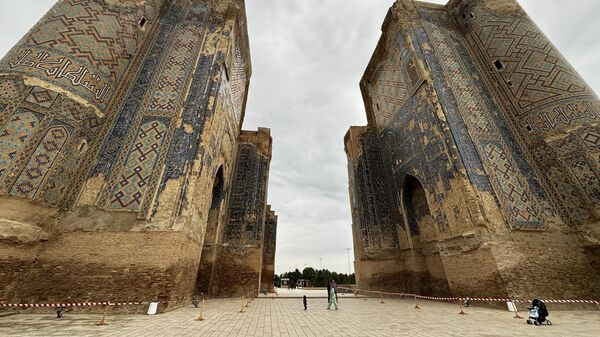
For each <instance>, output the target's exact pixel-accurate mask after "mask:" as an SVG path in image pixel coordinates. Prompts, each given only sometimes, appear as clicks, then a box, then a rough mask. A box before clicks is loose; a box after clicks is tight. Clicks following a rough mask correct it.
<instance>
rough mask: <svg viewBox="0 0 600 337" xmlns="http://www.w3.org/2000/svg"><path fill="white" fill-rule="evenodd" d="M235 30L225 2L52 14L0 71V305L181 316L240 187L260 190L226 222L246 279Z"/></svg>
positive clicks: (111, 4)
mask: <svg viewBox="0 0 600 337" xmlns="http://www.w3.org/2000/svg"><path fill="white" fill-rule="evenodd" d="M245 20H246V17H245V5H244V2H243V1H240V0H229V1H212V0H203V1H186V0H146V1H141V0H139V1H138V0H132V1H121V0H83V1H75V0H64V1H59V2H58V3H57V4H56V5H55V6H54V7H53V8H52V9H51V10H50V11H49V12H48V14H46V15H45V16H44V17H43V18H42V19H41V20H40V21H39V22H38V24H36V26H35V27H34V28H33V29H32V30H31V31H30V32H29V33H28V34H27V35H26V36H25V37H24V38H23V39H21V41H20V42H19V43H18V44H17V45H16V46H15V47H14V48H13V49H12V50H11V51H10V52H9V53H8V54H7V55H6V56H5V57H4V58H3V59H2V60H1V61H0V250H2V254H0V301H8V302H21V301H26V302H36V301H64V300H67V299H69V300H73V301H85V300H127V299H134V298H135V299H139V300H145V301H148V300H159V301H161V302H163V303H164V304H165V305H166V307H167V308H168V307H173V306H177V305H180V304H182V303H186V301H188V300H189V298H190V296H191V295H192V294H193V293H195V292H198V288H197V287H198V284H199V279H201V277H200V275H203V274H204V272H205V271H206V272H214V268H216V269H217V271H218V270H219V269H220V268H221V266H214V268H213V267H211V268H208V271H207V269H206V268H200V264H201V263H200V262H201V259H205V258H207V259H209V260H210V259H214V257H215V255H214V254H213V252H209V253H205V251H206V250H207V249H208V250H209V251H210V249H209V248H210V245H214V244H215V243H223V237H224V234H223V233H224V231H225V229H226V228H232V227H231V226H226V224H227V223H228V222H227V221H228V219H229V215H230V214H234V213H235V212H236V209H238V208H240V207H241V206H240V205H238V204H236V202H237V201H236V200H237V199H236V197H234V196H232V195H233V194H232V193H234V191H238V190H239V187H238V186H240V185H242V186H243V187H242V188H248V187H250V186H260V189H257V194H256V196H255V197H254V199H252V200H256V202H255V204H254V208H252V209H250V208H249V209H247V210H246V209H244V210H243V212H245V213H244V214H251V212H254V213H253V214H254V218H253V220H254V221H248V222H247V223H243V224H242V223H241V222H239V223H238V222H236V225H238V224H239V225H240V226H241V227H240V228H241V230H240V233H242V232H243V233H244V235H246V234H247V233H250V234H252V235H251V236H252V238H253V244H254V245H256V247H257V250H258V251H260V252H257V253H256V254H255V255H257V256H259V258H258V259H257V260H256V261H252V262H250V261H245V260H243V259H242V260H241V262H240V263H241V264H242V267H244V268H247V269H252V270H256V269H257V270H258V272H257V274H258V275H260V269H261V267H262V265H261V263H262V259H261V257H262V247H263V242H262V240H263V233H262V231H263V230H264V221H265V219H264V214H265V210H264V208H265V205H266V197H267V183H268V179H267V176H268V162H269V160H270V146H271V138H270V135H269V136H268V144H267V145H268V149H269V153H268V160H266V161H265V160H263V159H260V158H258V157H256V156H255V157H251V158H246V157H243V156H242V155H241V154H242V153H245V152H244V151H243V149H244V148H245V146H246V144H247V143H249V142H248V141H247V140H246V138H247V136H246V135H247V134H264V133H266V134H269V131H268V129H263V128H260V129H259V131H258V132H254V133H252V132H247V131H241V126H242V124H243V119H244V112H245V105H246V98H247V92H248V86H249V80H250V77H251V62H250V54H249V53H250V51H249V42H248V36H247V32H246V21H245ZM250 143H252V142H250ZM254 145H255V146H259V147H261V146H262V147H264V146H265V144H262V143H260V144H259V143H256V144H254ZM259 159H260V160H259ZM246 166H248V169H249V170H250V167H253V168H254V167H258V168H260V170H257V171H256V172H253V173H252V174H248V175H239V169H238V170H236V167H246ZM246 178H248V179H250V180H249V181H246V180H245V179H246ZM230 200H232V201H231V202H230ZM261 207H262V213H261ZM251 224H252V226H251ZM248 235H249V234H248ZM273 239H274V238H273ZM240 244H241V243H240ZM207 247H209V248H207ZM244 263H247V264H248V266H246V265H244ZM223 273H235V271H234V270H231V271H223ZM215 286H219V285H218V284H215ZM240 286H242V287H246V288H248V289H250V290H252V289H254V290H258V289H259V281H258V280H252V283H251V285H249V286H248V285H246V284H245V283H244V284H241V285H240Z"/></svg>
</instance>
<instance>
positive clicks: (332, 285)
mask: <svg viewBox="0 0 600 337" xmlns="http://www.w3.org/2000/svg"><path fill="white" fill-rule="evenodd" d="M331 287H332V288H333V291H335V300H336V301H337V299H338V297H337V283H335V280H331Z"/></svg>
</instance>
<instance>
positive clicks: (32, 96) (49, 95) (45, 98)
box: [25, 87, 59, 108]
mask: <svg viewBox="0 0 600 337" xmlns="http://www.w3.org/2000/svg"><path fill="white" fill-rule="evenodd" d="M58 95H59V94H58V93H57V92H54V91H50V90H48V89H44V88H40V87H33V89H31V91H30V92H29V95H27V97H25V102H29V103H33V104H37V105H39V106H41V107H43V108H50V107H51V106H52V104H53V103H54V101H55V100H56V98H57V97H58Z"/></svg>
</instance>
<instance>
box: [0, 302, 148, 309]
mask: <svg viewBox="0 0 600 337" xmlns="http://www.w3.org/2000/svg"><path fill="white" fill-rule="evenodd" d="M141 304H147V303H146V302H110V301H109V302H82V303H0V307H2V308H7V307H12V308H45V307H64V308H69V307H95V306H125V305H141Z"/></svg>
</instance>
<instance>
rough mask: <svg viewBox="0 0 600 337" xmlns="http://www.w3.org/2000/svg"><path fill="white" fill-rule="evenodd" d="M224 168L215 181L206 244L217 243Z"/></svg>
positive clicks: (220, 169) (217, 174) (219, 171)
mask: <svg viewBox="0 0 600 337" xmlns="http://www.w3.org/2000/svg"><path fill="white" fill-rule="evenodd" d="M223 188H224V181H223V166H221V167H219V169H218V170H217V173H216V174H215V178H214V181H213V188H212V199H211V203H210V210H209V212H208V221H207V224H206V236H205V238H204V243H205V244H207V243H208V244H214V243H216V241H217V239H218V238H217V227H218V225H219V214H220V212H221V207H220V206H221V201H222V200H223Z"/></svg>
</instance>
